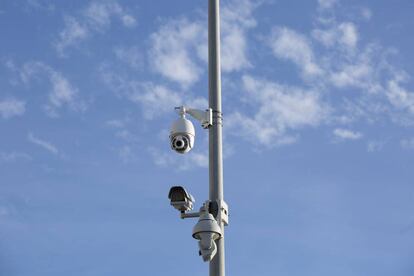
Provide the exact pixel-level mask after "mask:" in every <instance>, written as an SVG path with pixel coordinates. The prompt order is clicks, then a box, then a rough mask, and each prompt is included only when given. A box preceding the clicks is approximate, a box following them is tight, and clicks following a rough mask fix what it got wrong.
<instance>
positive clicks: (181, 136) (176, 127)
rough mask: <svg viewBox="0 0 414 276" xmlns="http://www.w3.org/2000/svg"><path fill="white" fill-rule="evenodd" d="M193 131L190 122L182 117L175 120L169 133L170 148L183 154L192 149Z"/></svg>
mask: <svg viewBox="0 0 414 276" xmlns="http://www.w3.org/2000/svg"><path fill="white" fill-rule="evenodd" d="M194 138H195V129H194V125H193V123H192V122H191V121H190V120H187V119H186V118H185V117H184V116H183V117H181V118H179V119H178V120H176V121H175V122H174V123H173V124H172V126H171V131H170V143H171V148H172V149H173V150H175V151H176V152H178V153H181V154H184V153H187V152H189V151H190V150H191V149H192V148H193V147H194Z"/></svg>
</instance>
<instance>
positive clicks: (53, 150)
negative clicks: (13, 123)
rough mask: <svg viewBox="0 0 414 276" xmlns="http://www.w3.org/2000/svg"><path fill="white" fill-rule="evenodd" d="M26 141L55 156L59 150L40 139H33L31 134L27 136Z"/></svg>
mask: <svg viewBox="0 0 414 276" xmlns="http://www.w3.org/2000/svg"><path fill="white" fill-rule="evenodd" d="M27 139H28V141H29V142H30V143H33V144H35V145H37V146H39V147H41V148H43V149H45V150H47V151H48V152H50V153H52V154H54V155H57V154H59V150H58V149H57V148H56V147H55V146H54V145H53V144H52V143H50V142H48V141H45V140H42V139H40V138H37V137H35V136H34V135H33V134H32V133H29V134H28V135H27Z"/></svg>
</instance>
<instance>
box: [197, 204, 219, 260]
mask: <svg viewBox="0 0 414 276" xmlns="http://www.w3.org/2000/svg"><path fill="white" fill-rule="evenodd" d="M201 211H202V212H201V214H200V219H199V221H198V223H197V224H196V225H195V226H194V228H193V238H195V239H197V240H199V242H198V246H199V248H200V251H199V253H200V256H201V257H202V258H203V261H205V262H210V261H211V260H212V259H213V258H214V256H215V255H216V253H217V245H216V242H215V241H216V240H218V239H220V238H221V236H222V231H221V228H220V226H219V225H218V223H217V221H216V220H215V219H214V217H213V215H212V214H210V213H208V211H207V209H204V210H201Z"/></svg>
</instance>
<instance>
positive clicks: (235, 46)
mask: <svg viewBox="0 0 414 276" xmlns="http://www.w3.org/2000/svg"><path fill="white" fill-rule="evenodd" d="M259 5H260V1H256V2H253V1H250V0H237V1H230V2H228V3H227V4H225V5H224V6H223V8H222V10H221V20H222V21H221V28H222V41H221V43H222V47H221V48H222V52H221V63H222V64H221V65H222V66H221V67H222V70H223V72H234V71H240V70H242V69H245V68H249V67H251V66H252V65H251V63H250V62H249V59H248V46H249V45H248V39H247V32H248V31H249V30H250V29H253V28H254V27H256V25H257V22H256V20H255V18H254V17H253V12H254V11H255V9H256V8H257V7H258V6H259Z"/></svg>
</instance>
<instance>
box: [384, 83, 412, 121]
mask: <svg viewBox="0 0 414 276" xmlns="http://www.w3.org/2000/svg"><path fill="white" fill-rule="evenodd" d="M387 97H388V99H389V100H390V102H391V103H392V104H393V105H394V106H395V107H396V108H398V109H403V110H404V109H406V110H408V111H409V112H410V113H412V114H414V92H411V91H408V90H406V89H405V88H404V87H402V86H401V84H400V82H399V80H398V79H393V80H390V81H389V82H388V89H387Z"/></svg>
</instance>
